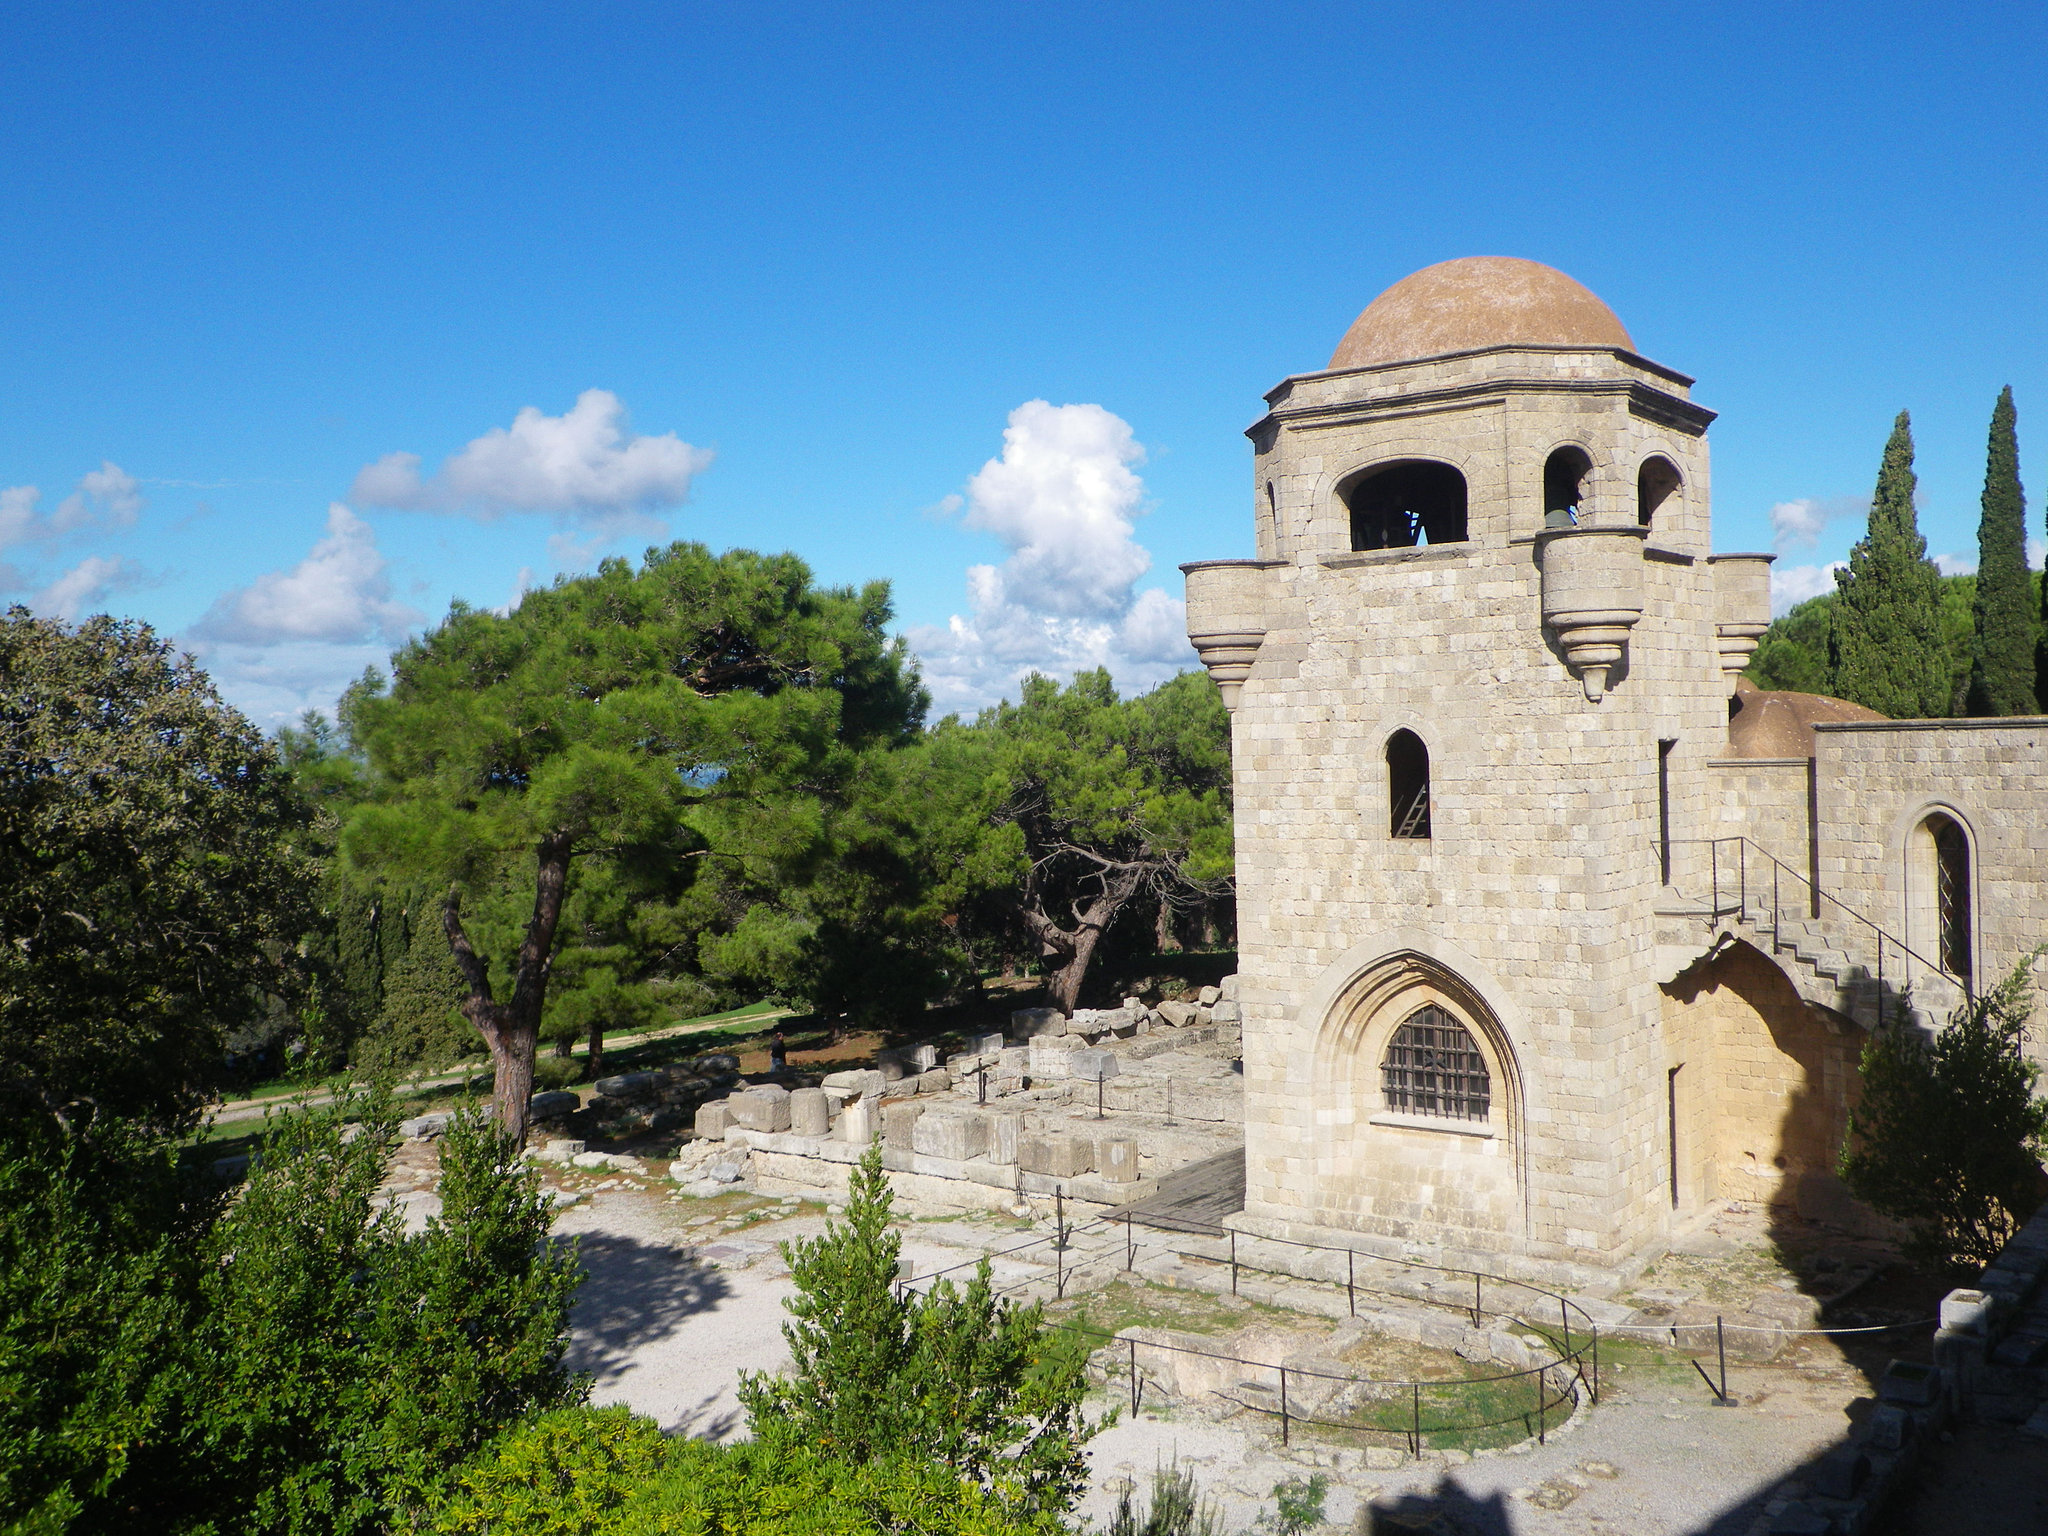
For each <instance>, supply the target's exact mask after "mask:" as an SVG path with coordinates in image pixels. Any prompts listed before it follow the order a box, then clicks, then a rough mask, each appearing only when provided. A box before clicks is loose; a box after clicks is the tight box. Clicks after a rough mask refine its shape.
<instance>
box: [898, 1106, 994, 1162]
mask: <svg viewBox="0 0 2048 1536" xmlns="http://www.w3.org/2000/svg"><path fill="white" fill-rule="evenodd" d="M988 1132H989V1126H988V1119H987V1117H986V1116H983V1115H977V1114H946V1113H937V1112H935V1113H930V1114H926V1115H923V1116H921V1117H919V1119H918V1121H917V1124H916V1125H915V1126H914V1127H913V1128H912V1130H911V1134H910V1145H911V1150H912V1151H915V1152H922V1153H924V1154H925V1155H926V1156H928V1157H944V1158H950V1159H952V1160H953V1161H955V1162H965V1161H966V1160H967V1159H969V1158H974V1157H980V1156H981V1155H982V1153H983V1152H985V1151H986V1150H987V1149H988Z"/></svg>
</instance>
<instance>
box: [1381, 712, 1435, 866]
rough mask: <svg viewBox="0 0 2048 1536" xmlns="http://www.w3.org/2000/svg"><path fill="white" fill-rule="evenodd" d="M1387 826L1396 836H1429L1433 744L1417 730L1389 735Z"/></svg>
mask: <svg viewBox="0 0 2048 1536" xmlns="http://www.w3.org/2000/svg"><path fill="white" fill-rule="evenodd" d="M1387 812H1388V817H1389V820H1388V826H1387V830H1388V831H1389V833H1390V834H1391V835H1392V836H1394V837H1411V838H1421V839H1423V840H1425V841H1426V840H1427V839H1428V837H1429V748H1428V747H1427V746H1425V745H1423V741H1422V738H1421V737H1420V736H1418V735H1416V734H1415V733H1414V732H1413V731H1396V732H1394V734H1393V735H1391V736H1389V737H1388V738H1387Z"/></svg>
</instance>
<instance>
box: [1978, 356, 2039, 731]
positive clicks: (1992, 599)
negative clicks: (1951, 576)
mask: <svg viewBox="0 0 2048 1536" xmlns="http://www.w3.org/2000/svg"><path fill="white" fill-rule="evenodd" d="M2033 598H2034V593H2033V583H2032V581H2031V580H2029V578H2028V575H2027V497H2026V492H2025V491H2024V490H2022V489H2021V488H2020V444H2019V434H2018V432H2017V431H2016V430H2015V426H2014V419H2013V408H2012V386H2011V385H2010V384H2008V385H2006V387H2005V389H2004V390H2003V391H2002V392H2001V393H2000V394H1999V397H1998V404H1997V405H1996V406H1995V407H1993V409H1992V412H1991V444H1990V449H1989V452H1988V454H1987V456H1986V460H1985V465H1984V516H1983V520H1982V521H1981V522H1979V523H1978V524H1977V601H1976V604H1975V609H1974V612H1973V615H1972V618H1973V621H1974V622H1973V625H1972V635H1971V646H1970V698H1969V710H1970V713H1971V714H1973V715H2030V714H2032V713H2033V712H2034V709H2035V707H2036V706H2035V701H2034V655H2033V651H2034V615H2033V612H2032V609H2033V606H2034V602H2033Z"/></svg>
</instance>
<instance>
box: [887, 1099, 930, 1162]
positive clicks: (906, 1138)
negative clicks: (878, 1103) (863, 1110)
mask: <svg viewBox="0 0 2048 1536" xmlns="http://www.w3.org/2000/svg"><path fill="white" fill-rule="evenodd" d="M925 1108H926V1106H925V1105H923V1104H920V1103H918V1102H917V1101H916V1100H915V1099H903V1100H897V1101H895V1102H893V1103H888V1104H884V1105H883V1106H882V1145H883V1146H885V1147H888V1148H891V1149H892V1150H894V1151H897V1152H912V1151H915V1150H916V1142H915V1141H914V1140H913V1139H912V1135H913V1133H914V1131H915V1130H916V1128H917V1122H918V1120H919V1119H920V1118H921V1117H922V1116H923V1114H924V1112H925Z"/></svg>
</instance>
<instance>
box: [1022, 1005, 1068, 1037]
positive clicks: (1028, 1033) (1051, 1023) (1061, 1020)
mask: <svg viewBox="0 0 2048 1536" xmlns="http://www.w3.org/2000/svg"><path fill="white" fill-rule="evenodd" d="M1066 1029H1067V1016H1066V1015H1065V1014H1063V1013H1061V1012H1060V1011H1059V1009H1057V1008H1019V1009H1017V1010H1016V1011H1015V1012H1013V1013H1012V1014H1011V1015H1010V1038H1011V1039H1012V1040H1035V1039H1037V1038H1038V1037H1039V1036H1041V1035H1060V1034H1065V1033H1066Z"/></svg>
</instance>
